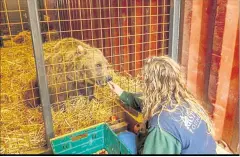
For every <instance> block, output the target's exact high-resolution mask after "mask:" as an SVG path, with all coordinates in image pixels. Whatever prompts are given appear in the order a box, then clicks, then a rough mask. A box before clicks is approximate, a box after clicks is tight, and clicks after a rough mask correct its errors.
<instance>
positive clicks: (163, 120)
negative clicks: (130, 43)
mask: <svg viewBox="0 0 240 157" xmlns="http://www.w3.org/2000/svg"><path fill="white" fill-rule="evenodd" d="M142 77H143V88H142V89H143V93H142V98H139V97H137V96H136V95H134V93H129V92H126V91H123V90H122V89H121V88H120V87H119V86H118V85H117V84H115V83H114V82H112V81H110V82H108V84H109V86H110V88H111V90H112V91H113V92H115V93H116V94H117V95H118V96H119V97H120V100H121V101H122V102H123V103H124V104H125V105H128V106H130V107H132V108H134V109H135V110H137V111H139V112H142V114H143V118H144V120H143V123H142V125H141V129H140V130H139V132H138V133H137V134H133V133H131V132H123V133H120V134H119V139H120V140H122V142H123V143H125V145H126V146H128V147H129V148H130V149H131V151H132V153H133V154H216V142H215V141H214V139H213V136H212V135H213V127H212V122H211V120H210V118H209V116H208V114H207V112H206V111H205V110H204V108H203V107H202V106H201V104H200V102H199V101H197V99H196V98H195V97H194V96H193V95H192V94H191V93H190V92H189V91H188V89H187V88H186V85H185V83H184V79H183V76H182V73H181V71H180V66H179V65H178V64H177V63H176V62H175V61H174V60H172V59H171V58H169V57H167V56H161V57H151V58H148V59H147V60H146V63H145V65H144V67H143V70H142ZM135 140H136V142H135Z"/></svg>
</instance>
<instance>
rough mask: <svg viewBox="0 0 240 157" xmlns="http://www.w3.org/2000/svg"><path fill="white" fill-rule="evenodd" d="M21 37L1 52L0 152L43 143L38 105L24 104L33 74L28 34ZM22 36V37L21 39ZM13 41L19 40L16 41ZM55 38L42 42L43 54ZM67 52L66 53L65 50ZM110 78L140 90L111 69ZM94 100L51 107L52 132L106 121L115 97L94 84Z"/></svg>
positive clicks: (78, 99)
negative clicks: (59, 107)
mask: <svg viewBox="0 0 240 157" xmlns="http://www.w3.org/2000/svg"><path fill="white" fill-rule="evenodd" d="M20 35H21V39H19V38H20V37H16V38H15V40H13V41H7V42H5V43H4V45H5V47H4V48H1V49H0V53H1V54H0V55H1V73H0V78H1V84H0V85H1V91H0V92H1V102H0V105H1V106H0V107H1V114H0V118H1V121H0V123H1V135H0V141H1V143H0V153H1V154H6V153H14V154H18V153H27V152H28V151H32V150H35V149H42V148H44V147H45V146H46V141H45V132H44V123H43V118H42V112H41V110H42V109H41V106H39V107H36V108H29V107H27V106H26V105H25V104H24V99H23V94H22V93H23V92H24V91H26V90H27V89H29V88H30V87H29V81H31V80H33V79H34V78H35V77H36V70H35V63H34V57H33V52H32V51H33V50H32V43H31V40H29V39H30V37H29V36H30V34H29V33H28V32H22V34H20ZM22 38H23V39H24V40H22ZM14 41H21V42H19V43H15V42H14ZM56 43H57V41H51V42H47V43H45V44H44V45H43V48H44V54H45V57H48V56H51V55H53V51H52V47H54V46H55V45H56ZM66 53H67V52H66ZM110 73H111V75H112V77H113V81H114V82H116V83H118V84H119V85H120V86H121V87H122V88H123V89H125V90H127V91H131V92H136V91H140V88H139V87H138V86H137V84H138V81H137V79H136V78H130V77H128V76H122V75H120V74H117V73H115V72H114V71H113V70H111V71H110ZM95 97H96V98H97V99H96V100H93V101H91V102H89V100H88V99H87V98H86V97H84V96H78V97H77V96H76V97H71V98H69V99H68V100H66V101H65V102H64V103H65V105H66V111H65V112H64V111H62V110H60V111H58V112H54V111H53V110H52V116H53V123H54V133H55V136H59V135H62V134H65V133H69V132H71V131H75V130H78V129H80V128H84V127H87V126H90V125H93V124H96V123H99V122H103V121H107V120H108V119H109V118H110V116H111V115H112V107H113V106H115V105H118V104H119V102H118V98H117V96H116V95H114V94H113V93H111V91H110V89H109V87H108V86H105V87H103V88H101V87H98V86H96V87H95Z"/></svg>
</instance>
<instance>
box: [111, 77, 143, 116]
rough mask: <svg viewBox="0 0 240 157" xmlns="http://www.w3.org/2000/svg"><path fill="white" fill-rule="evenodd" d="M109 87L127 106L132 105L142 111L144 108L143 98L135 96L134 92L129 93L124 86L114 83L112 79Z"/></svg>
mask: <svg viewBox="0 0 240 157" xmlns="http://www.w3.org/2000/svg"><path fill="white" fill-rule="evenodd" d="M108 84H109V87H110V88H111V90H112V91H113V92H115V93H116V94H117V95H118V96H119V98H120V100H121V101H122V102H123V103H124V104H126V105H127V106H130V107H132V108H133V109H135V110H137V111H141V109H142V100H141V99H140V98H138V97H137V96H135V95H134V94H133V93H129V92H126V91H123V89H122V88H120V87H119V86H118V85H117V84H115V83H113V82H112V81H110V82H108Z"/></svg>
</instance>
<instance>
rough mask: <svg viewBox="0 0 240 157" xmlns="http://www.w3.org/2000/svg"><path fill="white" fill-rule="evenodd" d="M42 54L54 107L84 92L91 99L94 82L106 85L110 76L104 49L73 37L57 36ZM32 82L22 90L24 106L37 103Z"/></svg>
mask: <svg viewBox="0 0 240 157" xmlns="http://www.w3.org/2000/svg"><path fill="white" fill-rule="evenodd" d="M44 58H45V67H46V75H47V80H48V87H49V94H50V103H51V104H52V105H53V107H54V110H58V109H56V108H59V107H60V108H61V105H62V104H63V102H64V100H66V99H68V98H69V97H71V96H78V95H83V96H88V97H89V99H90V100H91V99H92V98H93V97H94V96H93V91H94V85H95V83H96V84H98V85H105V84H106V81H107V79H106V78H109V77H108V66H109V64H108V61H107V60H106V58H105V57H104V56H103V53H102V52H101V51H100V50H99V49H97V48H93V47H91V46H89V45H87V44H85V43H83V42H82V41H79V40H77V39H74V38H65V39H63V40H60V41H59V42H58V43H57V44H56V45H55V47H54V48H53V51H49V52H48V53H46V54H44ZM32 84H33V86H34V87H33V89H31V90H28V91H26V92H25V93H24V99H25V100H26V104H27V106H30V107H36V106H39V105H40V98H39V91H38V83H37V80H36V79H35V80H33V81H32Z"/></svg>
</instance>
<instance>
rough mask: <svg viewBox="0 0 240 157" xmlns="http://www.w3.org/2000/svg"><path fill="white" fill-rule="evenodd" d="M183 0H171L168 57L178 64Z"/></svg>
mask: <svg viewBox="0 0 240 157" xmlns="http://www.w3.org/2000/svg"><path fill="white" fill-rule="evenodd" d="M181 3H182V0H171V4H170V7H171V8H170V28H169V48H168V55H169V57H171V58H172V59H173V60H175V61H176V62H178V52H179V30H180V29H179V28H180V13H181V12H180V9H181Z"/></svg>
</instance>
